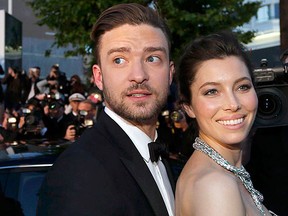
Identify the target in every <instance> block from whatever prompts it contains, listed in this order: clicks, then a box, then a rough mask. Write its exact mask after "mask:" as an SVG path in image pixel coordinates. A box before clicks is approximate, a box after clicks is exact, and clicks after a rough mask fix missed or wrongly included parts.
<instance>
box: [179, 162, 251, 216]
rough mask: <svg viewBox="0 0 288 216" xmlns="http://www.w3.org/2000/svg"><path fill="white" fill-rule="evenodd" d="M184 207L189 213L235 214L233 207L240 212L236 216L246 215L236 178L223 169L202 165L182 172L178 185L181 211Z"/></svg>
mask: <svg viewBox="0 0 288 216" xmlns="http://www.w3.org/2000/svg"><path fill="white" fill-rule="evenodd" d="M185 172H187V170H186V171H185ZM180 206H182V207H181V211H182V210H185V211H187V212H189V214H187V215H221V216H223V215H231V211H232V210H233V212H234V211H235V212H239V214H238V213H236V214H235V215H245V213H244V212H245V211H244V205H243V202H242V199H241V194H240V191H239V187H238V183H237V180H236V177H235V176H234V175H233V174H232V173H229V172H226V171H225V170H222V168H220V169H218V168H216V169H215V168H214V167H212V168H209V167H207V168H205V169H204V168H203V167H202V169H196V170H195V171H191V172H188V173H183V175H180V177H179V180H178V181H177V188H176V210H177V211H179V208H180ZM207 206H209V209H207ZM215 211H217V213H216V212H215ZM190 212H194V214H190ZM196 213H197V214H196ZM179 215H185V214H179ZM233 215H234V214H233Z"/></svg>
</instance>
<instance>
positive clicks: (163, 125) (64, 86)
mask: <svg viewBox="0 0 288 216" xmlns="http://www.w3.org/2000/svg"><path fill="white" fill-rule="evenodd" d="M4 73H5V75H4V77H3V78H2V79H1V85H0V104H1V107H0V122H1V127H0V142H2V143H3V142H5V143H12V142H15V141H19V140H20V141H27V140H31V139H46V140H49V141H58V140H68V141H75V140H76V139H77V138H78V137H79V136H80V135H81V134H82V133H83V132H84V130H85V129H86V128H89V127H91V126H92V125H94V124H95V123H96V121H97V117H98V116H99V113H100V111H101V110H102V109H103V108H104V105H105V102H104V100H103V96H102V92H101V91H100V90H99V89H98V88H97V86H96V85H95V84H94V81H93V76H91V79H90V81H89V82H88V84H87V83H86V84H84V83H83V81H82V80H81V79H80V77H79V76H78V75H76V74H75V75H72V76H71V77H70V79H68V78H67V77H66V74H65V73H64V72H62V71H61V70H60V68H59V66H58V65H52V66H51V68H50V71H49V73H48V75H47V76H46V77H45V78H41V68H40V67H38V66H35V67H31V68H30V69H29V71H28V72H25V71H23V70H22V71H21V70H19V69H18V68H16V67H9V68H8V71H7V72H4ZM170 92H171V93H170V95H169V98H168V103H167V106H166V107H165V108H164V109H163V112H162V113H161V114H160V115H159V121H158V135H159V138H160V139H161V140H162V141H164V142H165V143H166V144H167V145H168V146H169V150H170V152H171V156H172V157H173V155H174V156H175V158H177V159H179V158H180V159H181V158H182V159H183V160H184V161H185V160H186V159H188V158H189V156H190V155H191V154H192V152H193V148H192V145H191V143H192V140H193V138H194V137H193V135H194V133H193V131H192V133H191V130H192V129H193V127H189V119H188V118H187V116H186V114H185V112H183V111H182V110H181V108H177V106H176V105H175V102H176V100H177V98H176V97H177V96H176V87H175V85H174V84H172V86H171V91H170Z"/></svg>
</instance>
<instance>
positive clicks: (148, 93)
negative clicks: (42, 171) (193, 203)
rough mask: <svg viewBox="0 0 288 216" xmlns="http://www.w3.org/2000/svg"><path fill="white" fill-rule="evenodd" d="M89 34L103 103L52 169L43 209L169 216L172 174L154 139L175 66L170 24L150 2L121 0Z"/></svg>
mask: <svg viewBox="0 0 288 216" xmlns="http://www.w3.org/2000/svg"><path fill="white" fill-rule="evenodd" d="M91 38H92V40H93V41H94V44H95V46H94V49H95V50H94V52H95V59H96V64H95V65H93V67H92V69H93V76H94V81H95V84H96V85H97V86H98V88H99V89H100V90H101V91H103V96H104V101H105V108H104V110H103V111H102V112H101V113H100V116H99V118H98V120H97V123H96V124H95V125H94V126H93V127H92V128H90V129H88V130H85V131H84V133H83V134H82V135H81V136H80V138H79V139H77V140H76V141H75V142H74V143H73V144H72V145H71V146H70V147H69V148H68V149H67V150H65V151H64V152H63V153H62V154H61V155H60V157H59V158H58V159H57V161H56V162H55V163H54V165H53V167H52V169H51V170H50V171H49V172H48V174H47V176H46V178H45V180H44V182H43V185H42V187H41V189H40V194H39V202H38V215H39V216H41V215H46V216H47V215H53V216H60V215H63V216H64V215H65V216H66V215H126V216H129V215H131V216H132V215H133V216H135V215H146V216H149V215H151V216H152V215H153V216H166V215H167V216H168V215H170V216H172V215H174V195H173V188H174V177H173V175H172V173H171V172H170V171H171V170H170V169H169V166H168V164H167V163H166V162H167V161H166V159H165V158H164V156H165V155H161V156H160V157H158V154H160V153H162V152H165V149H164V147H165V146H162V145H161V144H159V143H154V141H155V140H156V139H157V131H156V123H157V117H158V115H159V114H160V112H161V110H162V108H163V107H164V106H165V104H166V101H167V96H168V93H169V85H170V84H171V82H172V77H173V72H174V63H173V62H172V61H171V59H170V40H169V29H168V28H167V25H166V24H165V22H164V20H163V19H162V18H161V17H160V16H159V14H158V12H157V11H156V10H155V9H152V8H151V7H145V6H142V5H140V4H136V3H130V4H118V5H115V6H112V7H110V8H109V9H107V10H105V11H104V12H103V13H102V14H101V15H100V16H99V18H98V20H97V21H96V23H95V25H94V26H93V29H92V33H91ZM154 145H156V146H154ZM149 147H150V149H149ZM152 147H155V148H157V147H161V148H160V150H162V151H158V152H154V151H153V148H152ZM162 147H163V148H162ZM149 153H151V155H150V154H149ZM153 156H155V157H153Z"/></svg>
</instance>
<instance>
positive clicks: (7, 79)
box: [1, 67, 24, 111]
mask: <svg viewBox="0 0 288 216" xmlns="http://www.w3.org/2000/svg"><path fill="white" fill-rule="evenodd" d="M22 81H23V80H22V77H21V71H20V70H19V69H18V68H17V67H9V68H8V73H7V74H6V75H5V76H4V77H3V78H2V79H1V83H2V84H5V85H6V91H5V93H4V105H5V109H9V110H10V111H12V110H18V109H19V108H20V107H21V103H22V102H21V101H22V96H23V95H22V92H23V90H24V82H22Z"/></svg>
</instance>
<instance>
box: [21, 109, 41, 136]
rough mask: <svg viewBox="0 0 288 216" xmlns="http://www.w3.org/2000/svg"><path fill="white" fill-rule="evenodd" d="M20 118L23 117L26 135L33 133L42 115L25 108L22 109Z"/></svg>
mask: <svg viewBox="0 0 288 216" xmlns="http://www.w3.org/2000/svg"><path fill="white" fill-rule="evenodd" d="M22 116H24V119H25V124H24V130H25V132H26V133H29V132H35V131H36V130H37V127H38V126H39V125H40V122H41V120H42V113H41V111H40V110H34V111H31V110H29V109H27V108H23V109H22Z"/></svg>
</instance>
